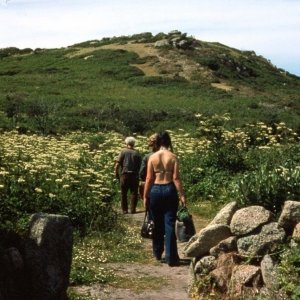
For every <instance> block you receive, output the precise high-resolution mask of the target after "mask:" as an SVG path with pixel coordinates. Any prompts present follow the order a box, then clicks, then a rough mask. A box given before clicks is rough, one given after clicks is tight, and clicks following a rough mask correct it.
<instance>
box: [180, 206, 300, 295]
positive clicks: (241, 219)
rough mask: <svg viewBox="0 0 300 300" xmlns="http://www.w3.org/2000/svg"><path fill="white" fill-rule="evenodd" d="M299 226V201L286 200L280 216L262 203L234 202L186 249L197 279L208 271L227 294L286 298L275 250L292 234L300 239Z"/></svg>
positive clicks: (217, 287) (193, 239)
mask: <svg viewBox="0 0 300 300" xmlns="http://www.w3.org/2000/svg"><path fill="white" fill-rule="evenodd" d="M299 232H300V202H297V201H286V202H285V204H284V207H283V211H282V213H281V215H280V217H279V219H278V221H277V222H276V220H274V216H273V214H272V213H271V212H270V211H268V210H266V209H265V208H263V207H261V206H250V207H245V208H242V209H237V208H236V203H235V202H231V203H229V204H227V205H226V206H225V207H224V208H223V209H221V210H220V212H219V213H218V214H217V215H216V217H215V218H214V219H213V220H212V221H211V222H210V223H209V225H208V226H207V227H205V228H204V229H202V230H201V231H200V232H199V233H197V234H196V235H195V236H193V237H192V238H191V239H190V241H189V242H188V243H187V244H186V246H185V249H184V253H185V254H186V256H188V257H192V261H193V264H192V267H193V271H194V280H195V281H197V280H198V279H200V278H203V276H205V275H208V276H209V277H210V278H211V289H212V290H214V292H216V291H217V292H219V293H221V294H222V295H223V297H224V298H226V299H227V298H228V299H257V297H262V298H263V299H286V298H285V297H286V295H285V294H284V293H283V292H282V291H280V290H279V283H278V282H279V281H278V267H277V264H278V262H277V261H275V260H273V259H272V255H273V254H276V253H277V252H278V250H279V249H280V247H281V246H282V245H283V244H284V243H285V244H286V243H287V241H289V240H290V238H292V241H293V238H294V239H299V235H300V233H299ZM292 234H293V235H292ZM291 245H292V243H291ZM213 287H214V288H213ZM264 297H265V298H264ZM268 297H269V298H268Z"/></svg>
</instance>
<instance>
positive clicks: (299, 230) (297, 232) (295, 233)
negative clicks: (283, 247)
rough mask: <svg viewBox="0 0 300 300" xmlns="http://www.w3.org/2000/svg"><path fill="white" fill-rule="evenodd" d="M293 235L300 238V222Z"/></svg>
mask: <svg viewBox="0 0 300 300" xmlns="http://www.w3.org/2000/svg"><path fill="white" fill-rule="evenodd" d="M292 237H293V238H297V239H299V238H300V223H298V224H297V225H296V226H295V228H294V230H293V235H292Z"/></svg>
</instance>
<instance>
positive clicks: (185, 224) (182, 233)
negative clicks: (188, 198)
mask: <svg viewBox="0 0 300 300" xmlns="http://www.w3.org/2000/svg"><path fill="white" fill-rule="evenodd" d="M175 231H176V236H177V239H178V241H179V242H187V241H188V240H189V239H190V238H191V237H192V236H193V235H195V233H196V229H195V225H194V221H193V217H192V215H191V214H190V213H189V211H188V209H187V207H186V206H182V207H180V208H179V209H178V211H177V222H176V228H175Z"/></svg>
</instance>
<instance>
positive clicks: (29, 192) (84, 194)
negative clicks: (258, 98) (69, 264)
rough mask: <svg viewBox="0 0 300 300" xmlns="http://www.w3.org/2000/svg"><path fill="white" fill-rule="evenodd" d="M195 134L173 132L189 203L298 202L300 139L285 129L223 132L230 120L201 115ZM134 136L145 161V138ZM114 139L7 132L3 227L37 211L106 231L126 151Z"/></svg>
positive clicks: (0, 180)
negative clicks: (115, 167) (117, 160)
mask: <svg viewBox="0 0 300 300" xmlns="http://www.w3.org/2000/svg"><path fill="white" fill-rule="evenodd" d="M196 117H197V118H198V121H199V125H198V130H197V131H196V132H193V133H189V132H186V131H184V130H183V129H179V130H177V131H176V132H173V131H172V130H169V132H170V134H171V137H172V141H173V147H174V152H175V153H176V154H177V155H178V156H179V158H180V161H181V173H182V179H183V182H184V185H185V189H186V191H187V194H188V197H189V200H190V201H192V202H195V203H196V204H197V203H201V201H202V200H210V201H214V202H216V203H220V202H221V203H224V202H226V201H229V200H230V199H232V198H233V197H234V198H235V199H236V200H237V199H238V201H240V204H241V205H246V204H251V203H257V204H258V203H259V204H261V205H264V206H266V207H267V208H269V209H272V210H273V211H275V212H276V211H278V210H279V209H280V206H281V204H282V202H283V201H284V200H286V199H287V198H297V197H299V182H300V180H299V177H300V167H299V160H300V158H299V144H298V142H299V136H298V135H297V133H295V132H294V131H293V130H291V129H290V128H288V127H286V126H285V124H284V123H279V124H276V125H273V126H267V125H266V124H264V123H257V124H248V125H246V126H245V127H244V128H235V129H233V130H229V129H226V123H227V122H228V120H230V116H229V115H221V116H220V115H215V116H213V117H211V118H207V117H203V116H201V115H200V114H198V115H196ZM133 135H134V136H135V137H136V139H137V145H136V148H137V149H138V150H139V151H140V152H141V153H142V154H145V153H147V152H148V151H149V150H148V149H147V136H142V135H138V134H134V133H133ZM123 140H124V136H122V135H121V134H119V133H116V132H98V133H83V132H72V133H69V134H66V135H61V136H60V135H56V136H40V135H29V134H19V133H18V132H16V131H11V132H4V133H2V134H1V141H0V197H1V207H0V214H1V227H5V228H14V229H16V228H23V227H24V224H26V222H27V220H28V217H29V216H30V215H31V214H32V213H35V212H47V213H59V214H64V215H67V216H69V217H70V219H71V221H72V223H73V225H74V226H75V228H78V229H80V230H82V231H83V232H86V231H88V230H100V231H109V230H110V229H111V228H112V227H113V226H114V224H115V220H116V218H117V213H116V210H115V209H113V207H114V206H115V205H114V204H116V203H115V202H116V201H114V199H118V185H117V182H116V179H115V178H114V172H113V165H114V162H115V158H116V156H117V155H118V153H119V151H120V150H121V148H122V147H123V146H124V142H123Z"/></svg>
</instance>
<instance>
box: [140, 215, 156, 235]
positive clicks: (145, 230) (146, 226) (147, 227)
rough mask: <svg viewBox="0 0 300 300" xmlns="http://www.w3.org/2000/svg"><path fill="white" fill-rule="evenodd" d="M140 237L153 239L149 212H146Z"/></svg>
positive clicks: (152, 226) (152, 225)
mask: <svg viewBox="0 0 300 300" xmlns="http://www.w3.org/2000/svg"><path fill="white" fill-rule="evenodd" d="M141 236H142V237H143V238H145V239H153V237H154V222H153V220H150V218H149V212H148V211H147V210H146V212H145V218H144V222H143V225H142V229H141Z"/></svg>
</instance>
